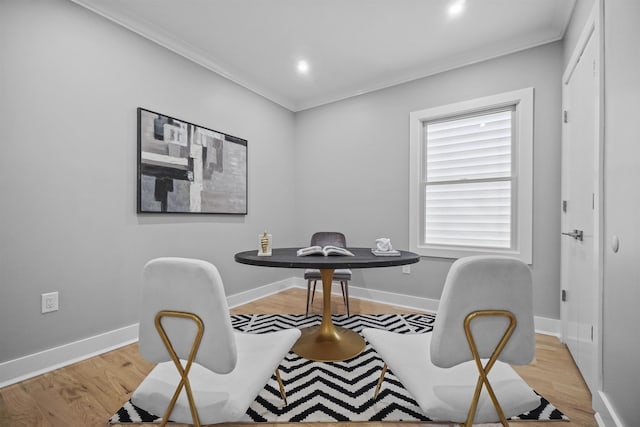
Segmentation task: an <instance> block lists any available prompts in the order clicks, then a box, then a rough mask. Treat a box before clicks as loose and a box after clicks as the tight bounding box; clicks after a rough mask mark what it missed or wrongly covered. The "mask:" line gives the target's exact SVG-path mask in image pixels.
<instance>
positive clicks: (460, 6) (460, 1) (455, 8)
mask: <svg viewBox="0 0 640 427" xmlns="http://www.w3.org/2000/svg"><path fill="white" fill-rule="evenodd" d="M464 3H465V0H456V1H454V2H453V3H451V6H449V16H456V15H459V14H461V13H462V11H463V10H464Z"/></svg>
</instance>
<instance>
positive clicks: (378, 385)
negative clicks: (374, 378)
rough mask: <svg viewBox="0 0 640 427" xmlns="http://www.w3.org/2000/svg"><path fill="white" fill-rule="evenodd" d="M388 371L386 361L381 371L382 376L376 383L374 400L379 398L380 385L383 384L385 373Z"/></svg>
mask: <svg viewBox="0 0 640 427" xmlns="http://www.w3.org/2000/svg"><path fill="white" fill-rule="evenodd" d="M386 373H387V364H386V363H385V364H384V366H383V367H382V372H381V373H380V378H378V384H376V391H375V392H374V393H373V400H376V399H377V398H378V393H380V387H381V386H382V381H383V380H384V374H386Z"/></svg>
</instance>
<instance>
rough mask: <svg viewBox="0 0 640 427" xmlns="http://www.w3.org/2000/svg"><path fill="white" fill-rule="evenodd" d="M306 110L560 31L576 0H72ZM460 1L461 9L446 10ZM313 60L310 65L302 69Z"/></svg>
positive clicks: (556, 37)
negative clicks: (301, 66) (455, 12)
mask: <svg viewBox="0 0 640 427" xmlns="http://www.w3.org/2000/svg"><path fill="white" fill-rule="evenodd" d="M73 1H74V2H75V3H78V4H80V5H82V6H84V7H86V8H88V9H90V10H92V11H94V12H96V13H98V14H100V15H102V16H104V17H106V18H108V19H110V20H112V21H114V22H116V23H118V24H120V25H122V26H124V27H126V28H128V29H130V30H132V31H134V32H136V33H138V34H140V35H142V36H143V37H146V38H148V39H150V40H152V41H154V42H156V43H158V44H160V45H162V46H164V47H166V48H168V49H170V50H172V51H174V52H176V53H178V54H180V55H183V56H184V57H186V58H188V59H190V60H192V61H194V62H196V63H198V64H200V65H202V66H204V67H206V68H208V69H210V70H212V71H214V72H216V73H218V74H221V75H223V76H224V77H226V78H228V79H230V80H232V81H234V82H236V83H238V84H240V85H242V86H244V87H246V88H248V89H250V90H252V91H254V92H256V93H258V94H260V95H262V96H264V97H266V98H268V99H270V100H272V101H273V102H276V103H278V104H280V105H282V106H283V107H285V108H288V109H289V110H291V111H300V110H304V109H308V108H312V107H315V106H318V105H322V104H326V103H329V102H333V101H336V100H340V99H344V98H348V97H350V96H354V95H358V94H362V93H366V92H370V91H373V90H377V89H381V88H385V87H389V86H393V85H396V84H399V83H403V82H407V81H410V80H414V79H417V78H421V77H425V76H428V75H432V74H435V73H438V72H442V71H446V70H450V69H453V68H456V67H460V66H464V65H467V64H471V63H475V62H478V61H483V60H486V59H489V58H494V57H497V56H501V55H505V54H508V53H512V52H516V51H519V50H523V49H528V48H531V47H534V46H539V45H542V44H545V43H550V42H553V41H556V40H560V39H562V37H563V36H564V32H565V29H566V27H567V24H568V22H569V19H570V16H571V11H572V10H573V5H574V0H466V1H464V0H73ZM455 1H463V2H464V6H465V7H464V9H463V11H462V12H461V13H459V14H458V15H455V16H450V15H449V13H448V9H449V7H450V6H451V5H452V4H453V3H454V2H455ZM301 59H304V60H306V61H308V63H309V66H310V69H309V71H308V73H307V74H300V73H298V71H297V70H296V64H297V62H298V61H299V60H301Z"/></svg>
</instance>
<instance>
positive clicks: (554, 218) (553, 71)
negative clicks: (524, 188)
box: [295, 42, 563, 319]
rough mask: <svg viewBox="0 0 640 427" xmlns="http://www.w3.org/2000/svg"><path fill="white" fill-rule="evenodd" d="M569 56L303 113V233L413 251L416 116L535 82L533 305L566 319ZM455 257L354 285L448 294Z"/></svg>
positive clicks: (299, 152) (503, 63)
mask: <svg viewBox="0 0 640 427" xmlns="http://www.w3.org/2000/svg"><path fill="white" fill-rule="evenodd" d="M562 55H563V52H562V44H561V43H560V42H558V43H553V44H549V45H545V46H542V47H538V48H535V49H530V50H527V51H524V52H520V53H516V54H512V55H508V56H504V57H501V58H497V59H494V60H490V61H487V62H483V63H480V64H476V65H472V66H468V67H465V68H461V69H457V70H453V71H449V72H446V73H442V74H438V75H435V76H432V77H428V78H424V79H421V80H417V81H414V82H410V83H406V84H403V85H399V86H394V87H391V88H388V89H385V90H380V91H377V92H374V93H370V94H366V95H362V96H358V97H355V98H350V99H347V100H344V101H340V102H336V103H333V104H329V105H325V106H321V107H318V108H315V109H312V110H307V111H304V112H300V113H298V114H297V116H296V132H295V137H296V156H295V157H296V166H295V168H296V169H295V176H296V186H295V191H296V193H295V203H296V217H297V218H298V220H297V222H296V226H297V233H296V234H297V235H299V236H310V235H311V233H313V231H316V230H341V231H343V232H344V233H345V234H346V235H347V239H348V242H349V244H350V245H353V246H371V245H373V243H374V241H375V239H376V238H377V237H383V236H384V237H390V238H391V241H392V243H393V244H394V246H396V247H398V248H407V247H408V232H409V230H408V228H409V227H408V218H409V212H408V202H409V200H408V198H409V188H408V185H409V175H408V160H409V159H408V156H409V132H408V130H409V113H410V112H411V111H415V110H420V109H424V108H429V107H434V106H439V105H444V104H448V103H452V102H457V101H462V100H467V99H471V98H476V97H481V96H486V95H492V94H496V93H501V92H506V91H511V90H515V89H522V88H525V87H534V88H535V119H534V121H535V124H534V126H535V127H534V212H533V218H534V224H533V228H534V249H533V276H534V299H535V301H534V309H535V313H536V315H539V316H544V317H549V318H554V319H558V318H559V317H560V304H559V292H560V291H559V289H560V284H559V283H560V252H559V249H560V240H559V238H560V215H559V203H560V136H561V129H560V108H561V85H560V80H561V75H562V68H563V63H562V62H563V56H562ZM307 238H308V237H307ZM450 264H451V261H450V260H444V259H435V258H422V261H421V262H420V263H419V264H416V265H413V266H411V268H412V272H411V274H410V275H403V274H402V273H401V269H400V267H397V268H384V269H374V270H362V271H358V272H356V276H355V278H354V280H353V285H354V286H361V287H365V288H370V289H377V290H385V291H390V292H398V293H402V294H408V295H413V296H419V297H426V298H432V299H439V298H440V293H441V291H442V285H443V284H444V278H445V276H446V273H447V271H448V269H449V266H450Z"/></svg>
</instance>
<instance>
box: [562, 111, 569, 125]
mask: <svg viewBox="0 0 640 427" xmlns="http://www.w3.org/2000/svg"><path fill="white" fill-rule="evenodd" d="M562 121H563V122H565V123H569V113H567V110H564V111H563V112H562Z"/></svg>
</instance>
